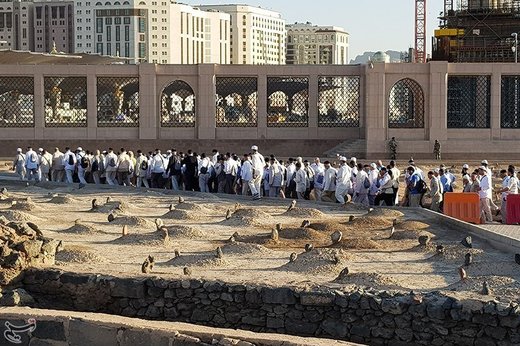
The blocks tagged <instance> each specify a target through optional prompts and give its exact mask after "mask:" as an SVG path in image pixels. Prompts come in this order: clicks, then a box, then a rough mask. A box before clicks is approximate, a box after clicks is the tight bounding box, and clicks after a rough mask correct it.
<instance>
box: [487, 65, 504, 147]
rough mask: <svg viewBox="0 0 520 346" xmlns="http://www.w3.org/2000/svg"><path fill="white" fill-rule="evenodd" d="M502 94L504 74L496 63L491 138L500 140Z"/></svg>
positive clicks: (492, 98)
mask: <svg viewBox="0 0 520 346" xmlns="http://www.w3.org/2000/svg"><path fill="white" fill-rule="evenodd" d="M501 96H502V75H501V73H500V66H497V65H494V66H493V72H492V74H491V124H490V125H491V140H500V137H501V122H500V117H501V114H500V104H501V99H500V98H501Z"/></svg>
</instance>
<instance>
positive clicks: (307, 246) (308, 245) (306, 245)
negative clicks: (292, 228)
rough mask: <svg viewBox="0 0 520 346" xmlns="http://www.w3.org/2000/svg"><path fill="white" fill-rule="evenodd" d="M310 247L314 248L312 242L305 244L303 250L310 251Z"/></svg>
mask: <svg viewBox="0 0 520 346" xmlns="http://www.w3.org/2000/svg"><path fill="white" fill-rule="evenodd" d="M312 249H314V246H312V244H305V252H311V251H312Z"/></svg>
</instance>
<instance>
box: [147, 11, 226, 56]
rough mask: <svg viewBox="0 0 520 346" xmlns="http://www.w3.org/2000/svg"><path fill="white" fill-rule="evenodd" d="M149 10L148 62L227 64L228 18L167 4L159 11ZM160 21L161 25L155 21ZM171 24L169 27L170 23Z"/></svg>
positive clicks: (219, 13) (209, 12)
mask: <svg viewBox="0 0 520 346" xmlns="http://www.w3.org/2000/svg"><path fill="white" fill-rule="evenodd" d="M154 11H157V12H158V11H159V10H153V9H152V10H151V12H152V15H151V18H152V23H151V25H150V35H151V38H150V43H151V47H150V52H151V55H150V59H149V61H150V62H155V63H167V64H202V63H214V64H228V63H229V52H230V43H229V33H230V15H229V14H226V13H221V12H216V11H202V10H200V9H198V8H194V7H192V6H189V5H184V4H175V3H170V4H169V5H168V6H167V7H166V8H163V9H161V12H166V13H165V14H167V16H166V17H164V18H166V20H165V21H164V22H163V19H162V18H157V20H156V21H154V18H155V16H156V15H157V14H158V13H154ZM159 20H161V23H158V21H159ZM170 23H171V24H170Z"/></svg>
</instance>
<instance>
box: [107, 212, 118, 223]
mask: <svg viewBox="0 0 520 346" xmlns="http://www.w3.org/2000/svg"><path fill="white" fill-rule="evenodd" d="M115 219H116V217H115V216H114V214H112V213H110V214H108V222H112V221H114V220H115Z"/></svg>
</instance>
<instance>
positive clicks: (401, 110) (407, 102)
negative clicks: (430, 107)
mask: <svg viewBox="0 0 520 346" xmlns="http://www.w3.org/2000/svg"><path fill="white" fill-rule="evenodd" d="M388 127H389V128H423V127H424V93H423V90H422V88H421V86H420V85H419V83H417V82H416V81H414V80H413V79H410V78H405V79H401V80H400V81H398V82H397V83H395V84H394V86H393V87H392V89H391V90H390V95H389V97H388Z"/></svg>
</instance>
